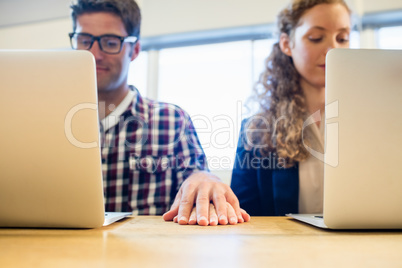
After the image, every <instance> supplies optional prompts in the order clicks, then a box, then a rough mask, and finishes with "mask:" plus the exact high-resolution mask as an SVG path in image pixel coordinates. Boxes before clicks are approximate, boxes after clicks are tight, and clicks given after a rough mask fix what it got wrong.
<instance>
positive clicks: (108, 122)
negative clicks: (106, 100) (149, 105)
mask: <svg viewBox="0 0 402 268" xmlns="http://www.w3.org/2000/svg"><path fill="white" fill-rule="evenodd" d="M135 95H136V93H135V92H134V91H132V90H129V91H128V92H127V95H126V97H124V99H123V100H122V101H121V102H120V104H119V105H118V106H117V107H116V109H114V110H113V112H111V113H110V114H109V115H108V116H106V117H105V118H103V119H102V120H101V123H102V126H103V130H104V131H107V130H108V129H110V128H112V127H114V126H115V125H117V124H118V123H119V121H120V116H121V115H122V114H123V113H124V111H125V110H126V109H127V108H128V106H130V104H131V102H132V101H133V99H134V97H135Z"/></svg>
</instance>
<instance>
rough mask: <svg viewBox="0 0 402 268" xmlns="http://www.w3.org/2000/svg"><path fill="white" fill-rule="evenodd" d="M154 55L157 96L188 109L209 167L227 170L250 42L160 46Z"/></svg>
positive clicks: (247, 87)
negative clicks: (156, 70) (158, 51)
mask: <svg viewBox="0 0 402 268" xmlns="http://www.w3.org/2000/svg"><path fill="white" fill-rule="evenodd" d="M159 57H160V58H159V92H158V93H159V98H158V99H159V100H161V101H165V102H170V103H174V104H177V105H179V106H180V107H182V108H183V109H185V110H186V111H187V112H188V113H189V114H190V116H191V118H192V120H193V123H194V125H195V127H196V129H197V133H198V136H199V139H200V142H201V145H202V147H203V148H204V151H205V153H206V155H207V158H208V163H209V167H210V169H211V170H222V169H224V170H231V168H232V167H233V159H234V155H235V150H236V147H237V139H238V133H239V129H240V124H241V119H242V114H243V104H244V101H245V100H246V99H247V98H248V96H249V95H250V93H251V89H252V87H253V82H254V81H253V80H254V79H253V73H252V69H253V68H252V65H253V60H252V59H253V57H252V42H251V41H240V42H230V43H220V44H212V45H202V46H192V47H181V48H172V49H164V50H161V51H160V54H159Z"/></svg>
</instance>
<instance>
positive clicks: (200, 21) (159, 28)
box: [0, 0, 402, 49]
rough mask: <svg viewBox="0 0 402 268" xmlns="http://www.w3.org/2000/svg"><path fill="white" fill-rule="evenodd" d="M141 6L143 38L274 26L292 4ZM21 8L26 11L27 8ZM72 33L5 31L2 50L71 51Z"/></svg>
mask: <svg viewBox="0 0 402 268" xmlns="http://www.w3.org/2000/svg"><path fill="white" fill-rule="evenodd" d="M26 1H30V0H26ZM138 2H139V4H140V7H141V8H142V14H143V25H142V36H153V35H161V34H169V33H179V32H190V31H198V30H207V29H217V28H227V27H236V26H243V25H255V24H263V23H272V22H274V21H275V17H276V14H277V13H278V11H279V10H280V9H281V8H283V7H284V6H285V5H286V4H287V3H288V1H283V0H282V1H273V0H271V1H269V0H247V1H246V0H139V1H138ZM347 2H348V3H349V5H350V6H351V8H352V9H353V10H355V11H356V13H362V12H373V11H383V10H392V9H402V1H401V0H382V1H378V0H347ZM63 5H64V4H63ZM20 8H24V5H21V6H20ZM66 8H67V7H66ZM1 12H5V11H4V10H0V16H2V14H1ZM49 12H50V11H49ZM70 31H71V22H70V19H69V18H68V17H66V18H65V19H63V18H61V19H55V20H48V21H43V22H36V23H29V24H19V25H17V26H8V27H1V28H0V49H4V48H8V49H12V48H25V49H40V48H68V47H69V40H68V36H67V33H68V32H70Z"/></svg>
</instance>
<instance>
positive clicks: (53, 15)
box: [0, 0, 72, 27]
mask: <svg viewBox="0 0 402 268" xmlns="http://www.w3.org/2000/svg"><path fill="white" fill-rule="evenodd" d="M71 2H72V0H0V27H5V26H12V25H18V24H24V23H32V22H40V21H46V20H53V19H59V18H68V17H69V16H70V8H69V6H70V4H71Z"/></svg>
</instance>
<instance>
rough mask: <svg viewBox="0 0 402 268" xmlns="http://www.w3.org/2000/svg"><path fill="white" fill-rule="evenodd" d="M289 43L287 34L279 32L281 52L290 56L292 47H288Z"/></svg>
mask: <svg viewBox="0 0 402 268" xmlns="http://www.w3.org/2000/svg"><path fill="white" fill-rule="evenodd" d="M290 45H291V44H290V38H289V35H287V34H285V33H281V36H280V37H279V47H280V48H281V51H282V52H283V54H285V55H287V56H289V57H292V49H291V48H290Z"/></svg>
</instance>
